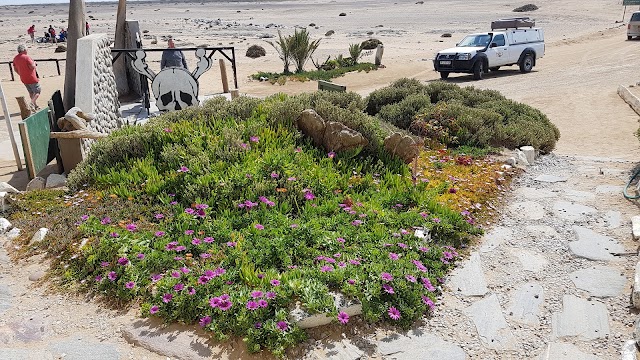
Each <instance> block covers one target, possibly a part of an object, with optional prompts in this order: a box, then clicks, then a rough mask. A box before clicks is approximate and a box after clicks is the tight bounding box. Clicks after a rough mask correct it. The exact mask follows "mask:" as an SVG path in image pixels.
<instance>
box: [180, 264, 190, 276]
mask: <svg viewBox="0 0 640 360" xmlns="http://www.w3.org/2000/svg"><path fill="white" fill-rule="evenodd" d="M180 271H182V272H183V273H184V274H188V273H190V272H191V270H189V268H188V267H186V266H183V267H181V268H180Z"/></svg>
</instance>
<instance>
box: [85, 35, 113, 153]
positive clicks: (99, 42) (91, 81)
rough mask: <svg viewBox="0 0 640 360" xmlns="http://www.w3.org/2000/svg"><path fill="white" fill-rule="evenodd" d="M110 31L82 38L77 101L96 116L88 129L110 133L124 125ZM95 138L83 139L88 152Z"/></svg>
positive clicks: (86, 110) (88, 125)
mask: <svg viewBox="0 0 640 360" xmlns="http://www.w3.org/2000/svg"><path fill="white" fill-rule="evenodd" d="M109 43H110V42H109V38H108V37H107V35H106V34H91V35H89V36H85V37H83V38H81V39H79V40H78V55H77V58H76V64H77V66H76V103H75V106H77V107H79V108H80V109H81V110H82V111H84V112H89V113H92V114H93V115H94V116H95V119H94V120H93V121H91V122H89V123H88V124H87V129H88V130H92V131H96V132H100V133H105V134H108V133H110V132H112V131H113V130H115V129H117V128H119V127H120V124H121V121H120V113H119V109H120V103H119V101H118V90H117V88H116V81H115V76H114V75H113V66H112V64H111V61H112V56H111V48H110V47H109ZM92 142H93V140H89V139H85V140H83V144H82V150H83V151H84V152H85V153H87V151H88V150H89V147H90V145H91V143H92Z"/></svg>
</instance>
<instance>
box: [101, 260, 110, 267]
mask: <svg viewBox="0 0 640 360" xmlns="http://www.w3.org/2000/svg"><path fill="white" fill-rule="evenodd" d="M109 265H111V263H109V262H108V261H103V262H101V263H100V266H102V267H103V268H106V267H109Z"/></svg>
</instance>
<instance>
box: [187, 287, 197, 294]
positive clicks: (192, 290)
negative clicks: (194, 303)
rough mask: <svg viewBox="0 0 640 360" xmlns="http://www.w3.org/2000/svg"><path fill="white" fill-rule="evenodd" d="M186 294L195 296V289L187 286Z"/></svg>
mask: <svg viewBox="0 0 640 360" xmlns="http://www.w3.org/2000/svg"><path fill="white" fill-rule="evenodd" d="M187 294H189V295H195V294H196V289H194V288H192V287H191V286H189V287H188V288H187Z"/></svg>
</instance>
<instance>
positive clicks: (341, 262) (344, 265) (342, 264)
mask: <svg viewBox="0 0 640 360" xmlns="http://www.w3.org/2000/svg"><path fill="white" fill-rule="evenodd" d="M338 266H339V267H341V268H345V267H347V263H345V262H344V261H340V262H339V263H338Z"/></svg>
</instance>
